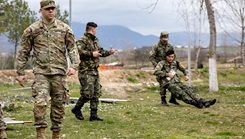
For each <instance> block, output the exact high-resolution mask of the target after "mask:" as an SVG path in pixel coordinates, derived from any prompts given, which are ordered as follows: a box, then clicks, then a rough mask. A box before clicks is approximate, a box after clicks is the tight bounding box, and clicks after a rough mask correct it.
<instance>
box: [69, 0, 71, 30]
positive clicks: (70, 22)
mask: <svg viewBox="0 0 245 139" xmlns="http://www.w3.org/2000/svg"><path fill="white" fill-rule="evenodd" d="M69 24H70V27H71V0H70V4H69Z"/></svg>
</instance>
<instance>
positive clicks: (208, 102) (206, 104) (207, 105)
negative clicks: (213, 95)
mask: <svg viewBox="0 0 245 139" xmlns="http://www.w3.org/2000/svg"><path fill="white" fill-rule="evenodd" d="M202 101H203V102H202V104H203V106H204V107H205V108H208V107H209V106H211V105H214V104H215V103H216V99H212V100H209V101H206V100H204V99H203V100H202Z"/></svg>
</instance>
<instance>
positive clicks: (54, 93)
mask: <svg viewBox="0 0 245 139" xmlns="http://www.w3.org/2000/svg"><path fill="white" fill-rule="evenodd" d="M66 50H67V52H68V56H69V58H70V61H71V65H70V67H71V68H73V69H77V68H78V64H79V57H78V56H79V55H78V51H77V47H76V43H75V38H74V35H73V33H72V30H71V28H70V27H69V26H68V25H67V24H65V23H63V22H61V21H60V20H57V19H55V20H54V23H53V24H52V25H51V26H50V27H48V28H47V27H46V26H45V25H44V23H43V20H42V19H41V20H39V21H37V22H35V23H33V24H32V25H30V26H29V27H28V28H27V29H26V30H25V31H24V33H23V35H22V42H21V47H20V49H19V51H18V55H17V59H16V69H17V74H18V75H19V76H20V75H24V74H25V73H24V68H25V64H26V63H27V61H28V57H30V52H31V51H33V56H32V58H33V59H32V60H33V72H34V75H35V79H34V82H33V84H32V96H33V97H34V98H35V102H34V109H33V113H34V119H35V123H34V126H35V127H36V128H46V127H47V126H48V124H47V121H46V109H47V105H48V101H49V100H48V95H50V97H51V113H50V119H51V122H52V126H51V130H52V131H60V130H61V127H62V121H63V117H64V115H65V110H64V109H65V107H64V105H65V103H66V102H68V99H69V88H68V85H67V78H66V70H67V68H68V64H67V58H66Z"/></svg>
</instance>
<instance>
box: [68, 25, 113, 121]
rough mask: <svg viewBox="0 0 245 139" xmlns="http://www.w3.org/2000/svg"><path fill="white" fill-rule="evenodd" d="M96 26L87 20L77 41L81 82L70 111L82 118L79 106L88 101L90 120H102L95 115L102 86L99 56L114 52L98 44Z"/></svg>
mask: <svg viewBox="0 0 245 139" xmlns="http://www.w3.org/2000/svg"><path fill="white" fill-rule="evenodd" d="M96 27H97V24H96V23H94V22H88V23H87V26H86V31H85V33H84V36H83V37H82V38H80V39H79V40H78V41H77V47H78V52H79V55H80V61H81V62H80V64H79V71H78V78H79V81H80V84H81V88H80V94H81V96H80V98H79V99H78V101H77V103H76V105H75V107H74V108H73V109H72V112H73V113H74V114H75V116H76V118H77V119H79V120H83V119H84V117H83V115H82V112H81V108H82V107H83V105H84V104H85V103H86V102H88V101H90V109H91V115H90V121H94V120H98V121H103V119H102V118H100V117H99V116H98V115H97V111H98V104H99V97H100V96H101V87H102V86H101V84H100V77H99V72H98V68H99V61H100V59H99V58H100V57H106V56H109V55H112V54H114V52H115V50H114V49H112V48H111V49H110V50H104V49H103V48H102V47H101V46H99V44H98V41H99V40H98V38H97V37H96V36H95V35H96Z"/></svg>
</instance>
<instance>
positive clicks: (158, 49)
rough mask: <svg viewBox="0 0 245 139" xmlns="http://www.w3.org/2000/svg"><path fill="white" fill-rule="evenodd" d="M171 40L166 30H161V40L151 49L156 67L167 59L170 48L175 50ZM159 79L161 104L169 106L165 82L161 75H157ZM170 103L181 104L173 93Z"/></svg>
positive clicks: (152, 59) (152, 61) (151, 59)
mask: <svg viewBox="0 0 245 139" xmlns="http://www.w3.org/2000/svg"><path fill="white" fill-rule="evenodd" d="M168 40H169V34H168V32H166V31H163V32H161V34H160V37H159V42H158V43H156V44H155V45H153V46H152V50H151V51H150V57H149V59H150V61H151V63H152V64H153V66H154V68H155V67H156V65H157V63H158V62H160V61H162V60H166V56H165V53H166V52H167V51H168V50H174V47H173V45H171V44H170V43H168ZM156 79H157V81H158V82H159V84H160V96H161V104H162V106H169V105H168V104H167V101H166V88H164V87H163V84H161V80H160V77H158V76H157V77H156ZM169 102H170V103H173V104H176V105H179V103H178V102H177V101H176V99H175V98H174V97H173V95H171V97H170V100H169Z"/></svg>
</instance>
